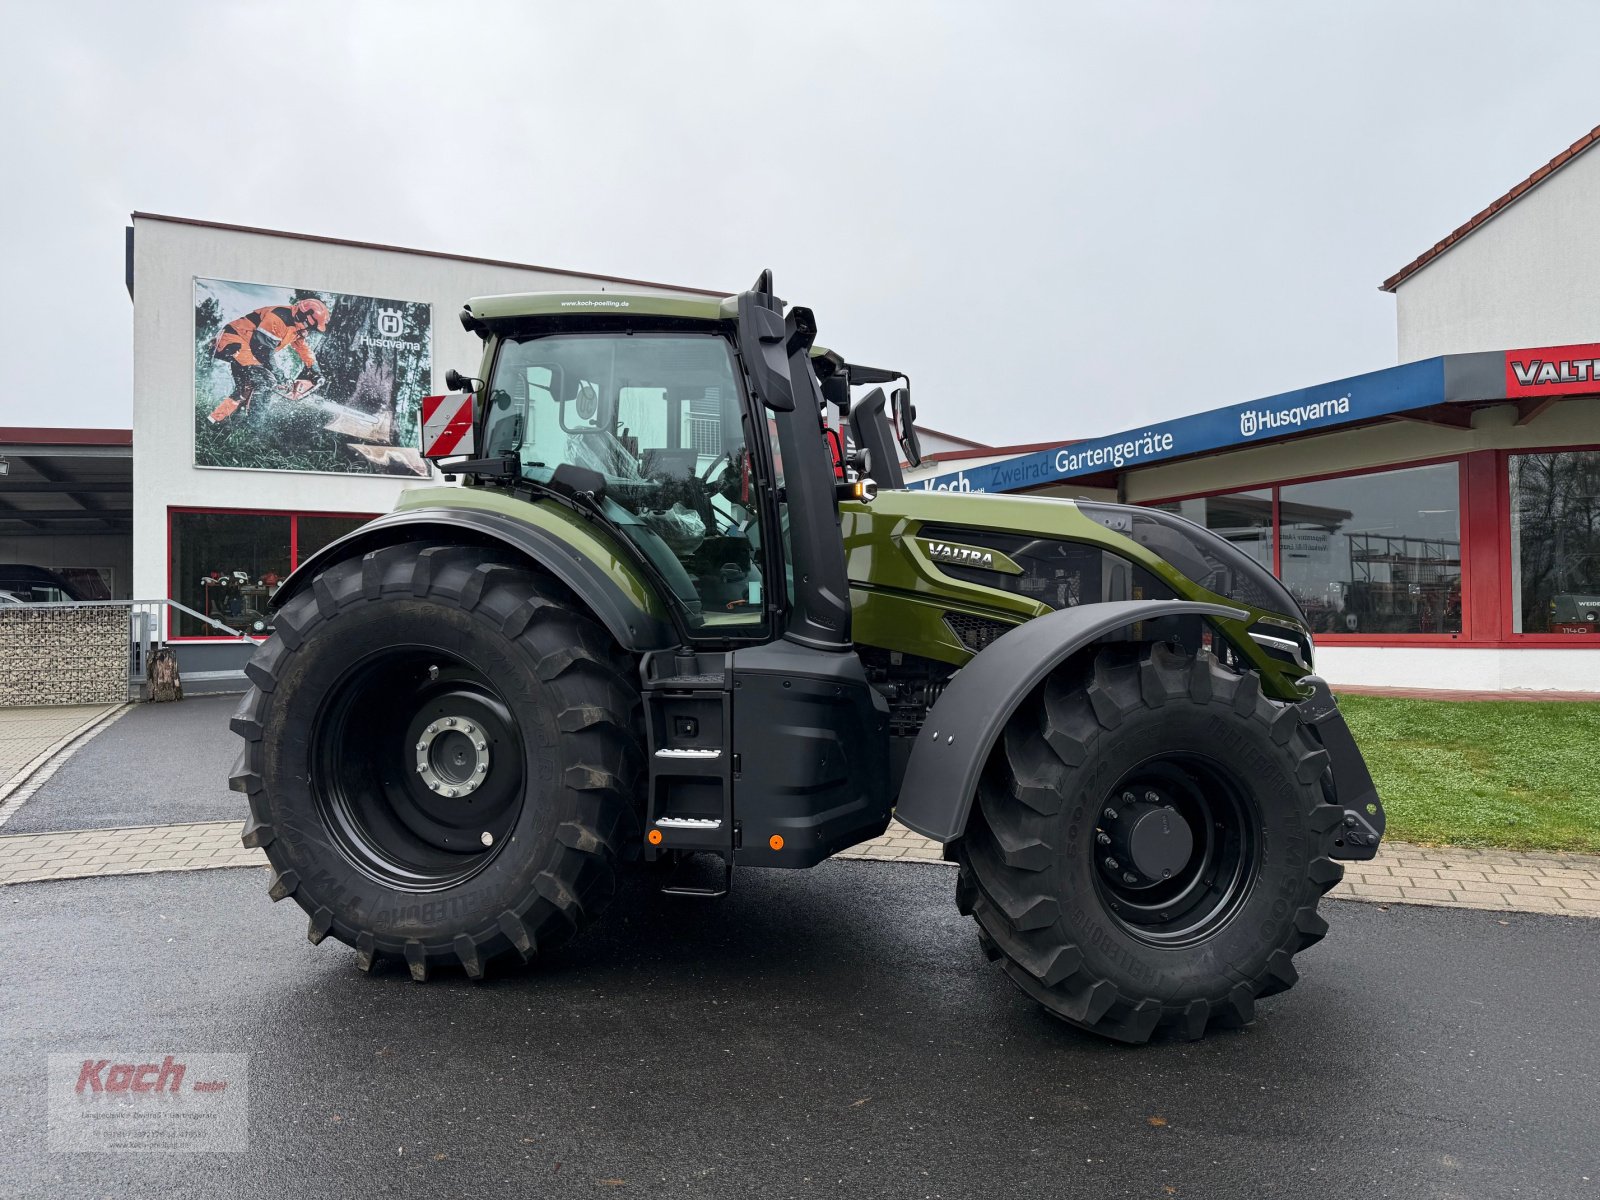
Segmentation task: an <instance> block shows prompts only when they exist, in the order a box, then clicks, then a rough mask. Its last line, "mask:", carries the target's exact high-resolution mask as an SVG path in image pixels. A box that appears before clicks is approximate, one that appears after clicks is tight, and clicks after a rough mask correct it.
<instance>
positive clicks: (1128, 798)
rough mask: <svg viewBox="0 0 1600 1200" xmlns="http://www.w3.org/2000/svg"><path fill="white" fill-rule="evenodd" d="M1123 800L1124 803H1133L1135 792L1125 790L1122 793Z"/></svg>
mask: <svg viewBox="0 0 1600 1200" xmlns="http://www.w3.org/2000/svg"><path fill="white" fill-rule="evenodd" d="M1122 802H1123V803H1124V804H1132V803H1133V793H1132V792H1123V793H1122Z"/></svg>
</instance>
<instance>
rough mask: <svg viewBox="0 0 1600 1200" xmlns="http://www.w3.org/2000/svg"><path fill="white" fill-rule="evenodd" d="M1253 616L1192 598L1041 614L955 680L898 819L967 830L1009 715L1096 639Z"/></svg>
mask: <svg viewBox="0 0 1600 1200" xmlns="http://www.w3.org/2000/svg"><path fill="white" fill-rule="evenodd" d="M1178 616H1201V617H1213V618H1221V619H1224V620H1233V621H1242V620H1245V619H1247V618H1248V616H1249V614H1248V613H1246V612H1244V611H1242V610H1241V609H1237V608H1230V607H1228V606H1227V605H1223V604H1202V603H1199V602H1197V601H1192V600H1115V601H1111V602H1108V603H1104V604H1084V605H1080V606H1078V607H1076V608H1064V609H1060V610H1058V611H1056V612H1052V613H1047V614H1045V615H1044V616H1041V617H1035V618H1033V620H1031V621H1028V622H1026V623H1024V624H1022V625H1018V626H1017V627H1016V628H1015V629H1013V630H1011V632H1009V633H1006V634H1003V635H1002V636H1001V637H999V638H997V639H995V641H994V642H993V643H991V644H990V645H989V647H988V648H987V649H985V650H983V651H981V652H980V653H979V654H978V655H977V657H975V658H974V659H972V661H971V662H969V663H968V664H967V665H966V666H964V667H962V668H961V670H959V671H957V672H956V673H955V675H954V676H953V677H952V678H951V680H950V684H949V686H948V687H946V688H945V690H944V694H943V695H941V696H940V697H939V700H938V702H937V703H936V704H935V705H934V706H933V708H932V709H930V710H929V712H928V716H927V719H926V720H925V721H924V722H923V724H922V731H921V732H920V733H919V734H918V735H917V743H916V746H915V748H914V749H913V750H912V751H911V760H910V762H908V763H907V764H906V773H905V779H904V781H903V782H902V783H901V785H900V799H899V803H898V805H897V807H896V809H895V817H896V819H897V820H899V821H900V823H901V824H902V825H906V826H908V827H910V828H911V829H914V830H916V831H917V832H918V833H920V834H922V835H923V836H924V837H929V838H932V839H933V840H934V841H936V842H943V843H949V842H953V841H955V840H956V839H957V838H959V837H960V836H961V835H962V834H963V833H964V832H965V831H966V828H967V815H968V813H969V812H970V811H971V809H972V797H973V795H974V793H975V792H976V791H977V788H978V777H979V775H980V774H982V772H983V765H984V763H985V762H987V761H988V759H989V754H990V752H991V751H992V750H993V749H994V746H995V742H996V741H997V740H998V738H999V737H1000V733H1001V731H1002V730H1003V729H1004V728H1005V726H1006V722H1007V721H1009V720H1010V719H1011V714H1012V713H1014V712H1016V710H1017V706H1018V705H1020V704H1021V703H1022V701H1023V699H1024V698H1025V697H1026V696H1027V695H1028V693H1030V692H1031V691H1033V689H1034V688H1036V687H1038V686H1039V684H1041V683H1043V682H1044V680H1045V677H1046V676H1048V675H1049V674H1050V672H1051V671H1054V670H1055V669H1056V668H1057V667H1059V666H1060V665H1061V664H1062V663H1064V662H1066V661H1067V659H1069V658H1071V657H1072V656H1073V655H1074V654H1076V653H1077V652H1078V651H1080V650H1082V649H1083V648H1084V647H1086V646H1088V645H1089V644H1091V643H1092V642H1094V641H1096V640H1098V639H1100V638H1104V637H1105V636H1106V635H1108V634H1112V633H1115V632H1116V631H1117V630H1119V629H1124V628H1126V627H1127V626H1129V625H1132V624H1135V623H1136V622H1139V621H1151V620H1155V619H1156V618H1158V617H1178Z"/></svg>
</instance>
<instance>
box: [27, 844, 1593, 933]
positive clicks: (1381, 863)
mask: <svg viewBox="0 0 1600 1200" xmlns="http://www.w3.org/2000/svg"><path fill="white" fill-rule="evenodd" d="M838 857H840V858H848V859H867V860H873V861H878V862H923V863H930V864H933V865H934V866H948V865H949V864H947V863H945V862H944V859H943V853H942V851H941V850H940V848H939V846H938V845H937V844H936V843H934V842H930V841H929V840H928V839H927V838H924V837H921V836H920V835H918V834H915V833H912V832H911V831H910V830H909V829H907V828H905V827H904V826H903V825H894V826H891V828H890V831H889V832H888V833H886V834H884V835H883V836H882V837H880V838H877V839H875V840H873V841H871V842H867V843H864V844H863V845H860V846H857V847H855V848H854V849H852V850H847V851H845V852H844V853H843V854H841V855H839V856H838ZM266 861H267V859H266V855H264V854H262V853H261V852H260V851H259V850H247V849H245V848H244V847H243V846H241V845H240V844H239V822H238V821H206V822H202V823H197V824H190V825H146V826H141V827H139V828H133V829H89V830H79V831H73V832H66V833H24V834H14V835H12V836H9V837H0V886H4V885H7V884H18V883H38V882H42V881H44V880H49V879H82V878H86V877H90V876H98V875H141V874H148V873H151V872H155V871H201V870H207V869H211V868H217V867H260V866H265V865H266ZM1329 895H1331V896H1333V897H1334V898H1335V899H1340V900H1363V901H1368V902H1371V903H1377V904H1429V905H1440V906H1445V907H1451V908H1478V909H1491V910H1497V911H1504V912H1534V913H1554V914H1556V915H1559V916H1569V917H1600V856H1595V855H1586V854H1540V853H1532V852H1526V853H1525V852H1520V851H1511V850H1458V849H1451V848H1444V849H1439V848H1429V847H1424V846H1412V845H1408V844H1406V843H1404V842H1400V843H1394V844H1392V845H1386V846H1385V847H1384V848H1383V850H1382V851H1381V852H1380V853H1379V855H1378V857H1377V859H1375V860H1374V861H1372V862H1370V863H1346V864H1345V877H1344V881H1343V882H1342V883H1340V884H1339V885H1338V886H1337V887H1336V888H1334V890H1333V891H1332V892H1330V893H1329Z"/></svg>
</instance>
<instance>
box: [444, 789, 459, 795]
mask: <svg viewBox="0 0 1600 1200" xmlns="http://www.w3.org/2000/svg"><path fill="white" fill-rule="evenodd" d="M444 794H445V795H446V796H454V795H455V794H456V789H455V788H445V790H444Z"/></svg>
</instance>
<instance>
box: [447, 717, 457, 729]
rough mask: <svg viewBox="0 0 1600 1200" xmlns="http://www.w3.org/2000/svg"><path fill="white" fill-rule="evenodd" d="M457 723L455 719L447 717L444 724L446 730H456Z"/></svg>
mask: <svg viewBox="0 0 1600 1200" xmlns="http://www.w3.org/2000/svg"><path fill="white" fill-rule="evenodd" d="M455 723H456V719H455V718H454V717H446V718H445V719H444V724H445V728H446V729H453V728H455Z"/></svg>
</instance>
